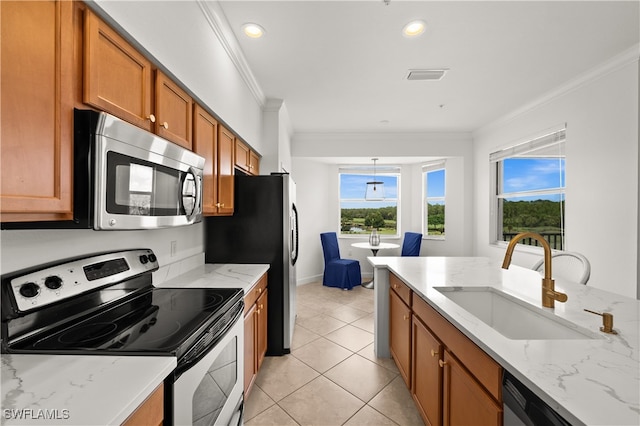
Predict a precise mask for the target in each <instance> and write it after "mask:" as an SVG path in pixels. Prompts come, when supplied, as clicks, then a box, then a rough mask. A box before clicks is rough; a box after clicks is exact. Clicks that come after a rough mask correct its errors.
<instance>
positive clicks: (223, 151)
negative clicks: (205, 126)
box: [217, 125, 235, 215]
mask: <svg viewBox="0 0 640 426" xmlns="http://www.w3.org/2000/svg"><path fill="white" fill-rule="evenodd" d="M234 148H235V136H234V135H233V133H231V132H230V131H229V130H228V129H227V128H226V127H224V126H223V125H218V202H217V204H218V205H217V207H218V214H219V215H232V214H233V209H234V196H233V191H234V173H233V168H234V155H233V152H234Z"/></svg>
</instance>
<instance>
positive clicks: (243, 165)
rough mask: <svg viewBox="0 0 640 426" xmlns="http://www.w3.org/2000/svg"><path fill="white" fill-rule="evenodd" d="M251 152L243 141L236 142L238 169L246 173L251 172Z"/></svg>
mask: <svg viewBox="0 0 640 426" xmlns="http://www.w3.org/2000/svg"><path fill="white" fill-rule="evenodd" d="M249 152H251V150H250V149H249V147H248V146H247V145H245V144H244V143H243V142H242V141H241V140H239V139H238V140H236V152H235V159H236V161H235V163H236V167H238V168H239V169H241V170H244V171H245V172H247V173H248V172H249Z"/></svg>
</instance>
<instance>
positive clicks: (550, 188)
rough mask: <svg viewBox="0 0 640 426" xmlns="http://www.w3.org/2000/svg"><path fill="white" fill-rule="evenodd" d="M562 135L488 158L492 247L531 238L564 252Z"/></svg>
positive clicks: (559, 131)
mask: <svg viewBox="0 0 640 426" xmlns="http://www.w3.org/2000/svg"><path fill="white" fill-rule="evenodd" d="M565 133H566V132H565V129H564V128H563V129H561V130H557V131H554V132H552V133H548V134H545V135H544V136H541V137H539V138H536V139H532V140H529V141H527V142H525V143H522V144H519V145H516V146H513V147H510V148H507V149H503V150H501V151H498V152H494V153H492V154H491V155H490V162H491V168H492V179H493V186H494V188H495V190H494V192H493V194H494V196H493V205H492V212H493V214H492V215H491V217H492V218H494V219H495V223H494V224H493V229H495V231H496V232H495V234H494V237H493V241H509V240H511V238H513V237H514V236H515V235H516V234H518V233H519V232H536V233H538V234H540V235H542V236H543V237H544V238H545V239H546V240H547V242H549V245H550V246H551V248H552V249H556V250H563V249H564V247H565V242H564V229H565V223H564V209H565V139H566V136H565ZM523 243H524V244H528V245H538V243H537V241H535V240H529V241H527V240H524V241H523Z"/></svg>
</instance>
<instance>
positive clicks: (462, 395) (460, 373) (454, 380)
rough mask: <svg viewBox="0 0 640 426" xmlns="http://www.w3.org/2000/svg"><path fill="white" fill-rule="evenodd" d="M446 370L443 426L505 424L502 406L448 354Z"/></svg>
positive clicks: (445, 360) (445, 359) (446, 354)
mask: <svg viewBox="0 0 640 426" xmlns="http://www.w3.org/2000/svg"><path fill="white" fill-rule="evenodd" d="M443 369H444V388H443V391H444V392H443V393H444V401H443V402H444V406H443V412H444V423H443V424H445V425H501V424H502V407H501V406H500V405H498V403H497V402H496V401H495V400H494V399H493V398H491V396H490V395H489V394H488V393H487V392H486V391H485V390H484V389H483V388H482V386H480V385H479V384H478V382H477V381H476V380H475V378H474V377H473V376H472V375H471V374H470V373H469V372H468V370H467V369H466V368H465V367H464V366H463V365H462V364H461V363H460V362H459V361H458V360H457V359H456V357H454V356H453V355H451V354H450V353H449V351H445V353H444V362H443Z"/></svg>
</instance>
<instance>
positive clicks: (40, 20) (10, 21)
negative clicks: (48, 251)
mask: <svg viewBox="0 0 640 426" xmlns="http://www.w3.org/2000/svg"><path fill="white" fill-rule="evenodd" d="M0 25H1V27H0V28H1V32H2V35H1V37H0V40H1V47H0V51H1V63H2V66H1V67H0V73H1V77H0V81H1V88H0V94H1V104H2V105H1V107H0V111H2V113H1V119H0V121H1V123H0V140H1V141H2V145H1V153H0V154H1V155H0V172H1V175H0V181H1V185H2V186H1V191H0V198H1V199H0V204H1V205H2V214H3V215H2V221H4V222H11V221H32V220H68V219H71V218H72V217H73V213H72V195H71V194H72V173H71V168H72V164H73V157H72V155H73V152H72V147H73V145H72V144H73V77H74V66H73V65H74V64H73V46H74V42H73V4H72V3H71V2H68V1H40V2H25V1H15V2H14V1H0ZM24 213H28V215H25V214H24Z"/></svg>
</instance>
